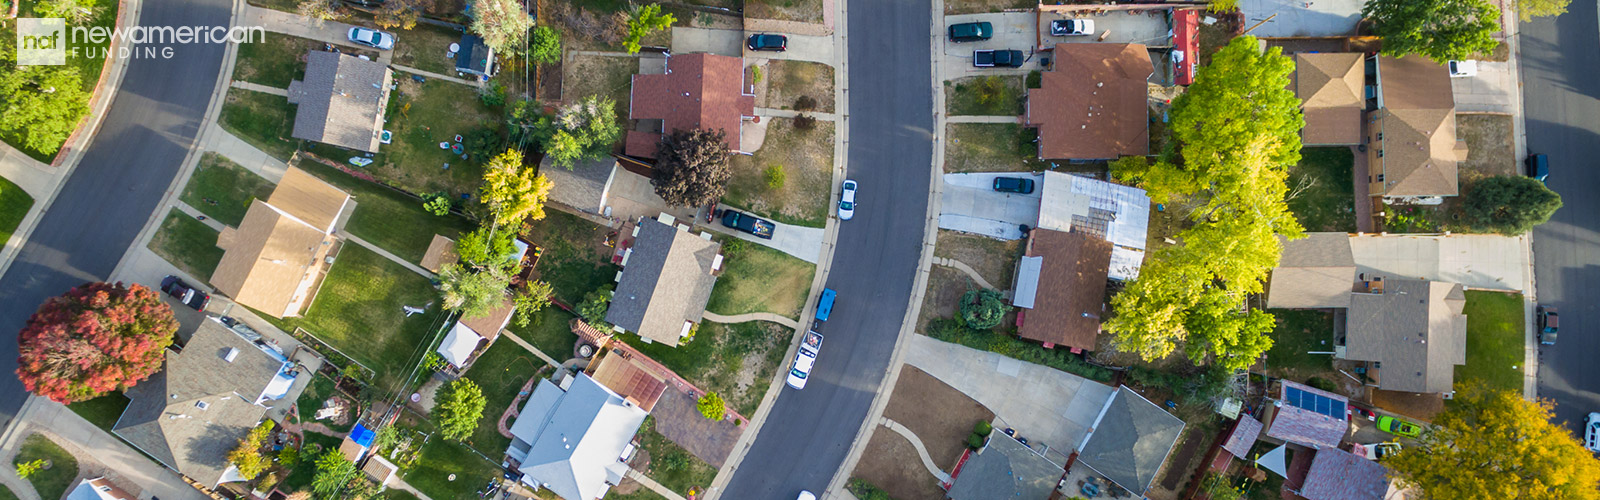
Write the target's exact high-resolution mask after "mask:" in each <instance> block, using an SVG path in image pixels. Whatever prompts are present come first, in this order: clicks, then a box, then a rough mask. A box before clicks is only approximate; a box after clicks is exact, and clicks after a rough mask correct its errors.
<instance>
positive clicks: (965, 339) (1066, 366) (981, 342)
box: [925, 319, 1111, 382]
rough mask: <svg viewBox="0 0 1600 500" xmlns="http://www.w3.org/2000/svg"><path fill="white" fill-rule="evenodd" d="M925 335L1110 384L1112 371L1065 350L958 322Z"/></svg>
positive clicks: (941, 323)
mask: <svg viewBox="0 0 1600 500" xmlns="http://www.w3.org/2000/svg"><path fill="white" fill-rule="evenodd" d="M925 331H926V333H927V334H928V336H929V337H933V338H936V339H939V340H942V341H945V342H950V343H954V344H961V345H964V346H967V347H971V348H973V349H978V350H984V351H989V352H993V353H997V354H1001V355H1004V356H1007V357H1011V358H1014V359H1018V360H1022V361H1026V362H1029V363H1033V364H1037V365H1044V366H1048V367H1051V368H1055V369H1057V370H1061V371H1064V372H1068V373H1072V374H1075V375H1078V376H1080V377H1084V378H1088V379H1093V380H1098V381H1101V382H1108V381H1110V380H1111V370H1108V369H1106V368H1104V367H1100V366H1095V365H1091V364H1089V362H1087V361H1084V360H1083V358H1081V357H1079V356H1078V355H1075V354H1072V352H1071V351H1068V350H1066V349H1045V348H1044V347H1043V346H1041V345H1039V344H1035V343H1032V342H1028V341H1026V340H1022V339H1019V338H1016V337H1013V336H1011V335H1008V334H1004V333H1000V332H996V331H994V330H974V329H972V328H968V327H965V326H962V325H960V324H959V323H957V322H956V321H955V320H951V319H936V320H933V321H932V322H929V323H928V328H927V330H925Z"/></svg>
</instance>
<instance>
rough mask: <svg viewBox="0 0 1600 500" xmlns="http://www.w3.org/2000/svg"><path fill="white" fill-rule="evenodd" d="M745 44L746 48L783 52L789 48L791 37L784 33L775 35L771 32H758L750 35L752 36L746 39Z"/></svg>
mask: <svg viewBox="0 0 1600 500" xmlns="http://www.w3.org/2000/svg"><path fill="white" fill-rule="evenodd" d="M744 46H745V48H748V49H750V50H755V51H763V52H783V51H785V50H789V37H786V36H783V35H773V34H770V33H758V34H754V35H750V38H748V39H745V41H744Z"/></svg>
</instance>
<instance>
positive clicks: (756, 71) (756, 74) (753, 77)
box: [750, 66, 761, 85]
mask: <svg viewBox="0 0 1600 500" xmlns="http://www.w3.org/2000/svg"><path fill="white" fill-rule="evenodd" d="M757 83H761V67H760V66H751V67H750V84H751V85H755V84H757Z"/></svg>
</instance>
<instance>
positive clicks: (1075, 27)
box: [1050, 19, 1094, 36]
mask: <svg viewBox="0 0 1600 500" xmlns="http://www.w3.org/2000/svg"><path fill="white" fill-rule="evenodd" d="M1050 34H1051V35H1055V36H1083V35H1093V34H1094V20H1093V19H1057V20H1054V21H1050Z"/></svg>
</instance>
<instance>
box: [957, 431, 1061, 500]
mask: <svg viewBox="0 0 1600 500" xmlns="http://www.w3.org/2000/svg"><path fill="white" fill-rule="evenodd" d="M1064 475H1066V470H1065V469H1063V468H1062V467H1061V466H1060V465H1057V464H1056V463H1055V462H1051V461H1050V460H1048V459H1046V458H1044V456H1043V455H1040V454H1039V452H1037V451H1034V450H1033V449H1032V448H1029V447H1028V446H1027V445H1024V444H1022V443H1020V442H1018V441H1017V440H1016V439H1015V438H1012V437H1011V436H1007V435H1006V434H1005V433H1003V432H996V433H994V434H991V435H989V441H988V442H987V443H984V445H983V448H980V449H979V450H978V451H977V453H973V454H972V455H971V456H969V457H968V458H967V460H966V462H965V463H963V464H962V465H961V468H960V470H959V471H957V474H956V476H955V477H954V478H952V483H951V485H950V488H949V490H948V491H946V492H945V496H946V497H947V498H950V499H952V500H986V499H991V498H1007V499H1017V500H1046V499H1048V498H1050V494H1051V493H1052V492H1054V491H1055V489H1056V483H1057V482H1058V481H1061V477H1062V476H1064Z"/></svg>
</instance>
